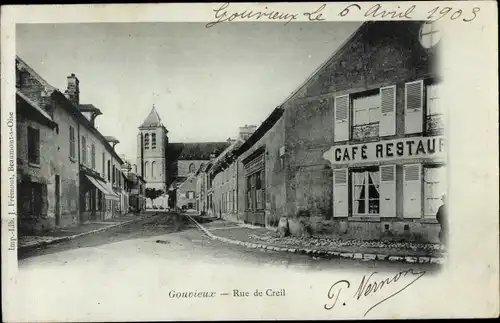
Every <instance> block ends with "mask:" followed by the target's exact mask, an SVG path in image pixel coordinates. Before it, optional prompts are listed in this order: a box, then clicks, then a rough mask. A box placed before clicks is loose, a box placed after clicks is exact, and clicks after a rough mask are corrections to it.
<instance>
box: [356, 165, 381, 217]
mask: <svg viewBox="0 0 500 323" xmlns="http://www.w3.org/2000/svg"><path fill="white" fill-rule="evenodd" d="M351 182H352V205H353V209H352V214H353V215H358V216H363V215H379V214H380V172H379V170H378V169H366V170H359V171H358V170H357V171H353V172H352V177H351Z"/></svg>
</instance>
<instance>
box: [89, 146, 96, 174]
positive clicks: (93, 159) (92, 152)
mask: <svg viewBox="0 0 500 323" xmlns="http://www.w3.org/2000/svg"><path fill="white" fill-rule="evenodd" d="M90 154H91V156H92V157H91V158H92V159H91V162H90V164H91V167H92V169H95V144H94V143H92V146H91V147H90Z"/></svg>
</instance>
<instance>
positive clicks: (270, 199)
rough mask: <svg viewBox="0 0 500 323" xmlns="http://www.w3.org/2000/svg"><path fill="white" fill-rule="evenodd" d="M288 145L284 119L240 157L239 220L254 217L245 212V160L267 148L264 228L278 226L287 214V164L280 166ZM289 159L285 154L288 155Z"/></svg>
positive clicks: (250, 213)
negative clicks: (259, 150)
mask: <svg viewBox="0 0 500 323" xmlns="http://www.w3.org/2000/svg"><path fill="white" fill-rule="evenodd" d="M284 144H285V122H284V119H283V116H282V117H280V119H279V120H278V121H277V122H276V124H275V125H274V126H273V127H272V128H271V129H270V130H269V131H267V132H266V133H265V134H264V135H263V137H262V138H260V139H259V140H258V141H257V142H256V143H255V144H254V145H253V146H252V147H251V148H250V149H248V150H247V151H245V152H244V153H243V154H242V155H241V156H239V157H238V161H237V163H238V170H237V171H238V194H237V196H238V219H239V220H245V219H249V217H252V216H253V215H254V214H252V212H248V211H247V210H246V174H245V167H244V164H243V161H244V160H245V159H246V158H247V157H249V156H251V155H252V154H253V153H254V152H256V151H257V150H258V149H261V148H262V147H264V148H265V149H264V151H265V152H264V158H265V210H264V213H265V214H264V216H265V225H266V226H268V227H276V226H277V225H278V222H279V218H280V217H281V216H283V215H286V207H285V205H286V191H285V174H286V171H287V162H286V157H285V164H284V167H283V168H282V167H281V162H280V148H281V147H283V146H284ZM285 156H286V153H285Z"/></svg>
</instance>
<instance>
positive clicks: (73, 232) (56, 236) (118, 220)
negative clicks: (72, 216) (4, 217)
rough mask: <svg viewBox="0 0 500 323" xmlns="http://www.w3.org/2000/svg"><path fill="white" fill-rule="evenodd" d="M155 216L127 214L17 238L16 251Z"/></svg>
mask: <svg viewBox="0 0 500 323" xmlns="http://www.w3.org/2000/svg"><path fill="white" fill-rule="evenodd" d="M155 214H156V212H143V213H141V214H140V215H136V214H132V213H129V214H126V215H123V216H119V217H115V218H111V219H106V220H103V221H92V222H89V223H82V224H80V225H78V226H77V227H72V228H62V229H54V230H51V231H48V232H45V233H43V234H40V235H36V236H19V240H18V246H17V249H18V251H26V250H28V249H36V248H38V247H41V246H44V245H49V244H54V243H58V242H62V241H66V240H72V239H75V238H78V237H82V236H86V235H89V234H93V233H97V232H102V231H105V230H109V229H111V228H116V227H120V226H124V225H127V224H129V223H132V222H136V221H141V220H143V219H145V218H148V217H151V216H153V215H155Z"/></svg>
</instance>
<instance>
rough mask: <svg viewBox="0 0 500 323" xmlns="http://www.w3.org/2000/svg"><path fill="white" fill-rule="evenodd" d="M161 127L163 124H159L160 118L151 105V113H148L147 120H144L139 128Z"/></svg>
mask: <svg viewBox="0 0 500 323" xmlns="http://www.w3.org/2000/svg"><path fill="white" fill-rule="evenodd" d="M161 126H163V124H162V123H161V119H160V116H159V115H158V112H157V111H156V108H155V105H154V104H153V108H152V109H151V112H149V114H148V116H147V118H146V119H145V120H144V122H143V123H142V125H141V126H140V127H139V128H149V127H161Z"/></svg>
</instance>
